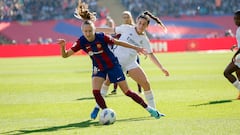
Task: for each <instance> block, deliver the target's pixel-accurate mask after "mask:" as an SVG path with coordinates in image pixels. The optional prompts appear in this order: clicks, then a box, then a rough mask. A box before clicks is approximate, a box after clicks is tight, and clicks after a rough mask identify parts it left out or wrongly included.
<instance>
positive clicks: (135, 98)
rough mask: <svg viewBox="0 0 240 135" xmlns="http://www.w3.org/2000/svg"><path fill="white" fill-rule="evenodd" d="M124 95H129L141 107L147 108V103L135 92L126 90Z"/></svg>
mask: <svg viewBox="0 0 240 135" xmlns="http://www.w3.org/2000/svg"><path fill="white" fill-rule="evenodd" d="M125 95H127V96H129V97H131V98H132V99H133V100H134V101H135V102H137V103H138V104H140V105H141V106H142V107H143V108H147V106H148V105H147V104H146V103H145V102H144V100H143V99H142V98H141V97H140V96H139V95H138V94H137V93H135V92H133V91H131V90H128V91H127V92H126V93H125Z"/></svg>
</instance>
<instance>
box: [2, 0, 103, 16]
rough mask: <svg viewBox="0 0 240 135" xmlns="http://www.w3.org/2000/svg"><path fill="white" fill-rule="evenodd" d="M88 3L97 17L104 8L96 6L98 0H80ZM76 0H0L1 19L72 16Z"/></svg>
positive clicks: (101, 13) (101, 14)
mask: <svg viewBox="0 0 240 135" xmlns="http://www.w3.org/2000/svg"><path fill="white" fill-rule="evenodd" d="M82 1H83V2H86V3H88V4H89V8H90V10H91V11H95V12H97V13H98V14H97V15H98V17H102V16H104V15H105V12H106V9H105V8H101V7H99V6H98V2H97V1H98V0H82ZM77 3H78V0H0V20H1V21H29V20H50V19H67V18H73V12H74V10H75V8H76V6H77Z"/></svg>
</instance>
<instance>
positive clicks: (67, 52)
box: [58, 39, 74, 58]
mask: <svg viewBox="0 0 240 135" xmlns="http://www.w3.org/2000/svg"><path fill="white" fill-rule="evenodd" d="M58 44H59V45H60V47H61V54H62V57H63V58H67V57H69V56H71V55H73V54H74V51H73V50H72V49H69V50H66V41H65V40H64V39H58Z"/></svg>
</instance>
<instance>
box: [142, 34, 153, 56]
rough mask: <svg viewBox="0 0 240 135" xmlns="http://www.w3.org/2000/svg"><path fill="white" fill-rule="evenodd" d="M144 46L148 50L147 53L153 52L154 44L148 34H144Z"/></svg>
mask: <svg viewBox="0 0 240 135" xmlns="http://www.w3.org/2000/svg"><path fill="white" fill-rule="evenodd" d="M143 48H145V49H146V50H147V53H152V52H153V51H152V46H151V44H150V41H149V39H148V37H147V36H144V38H143Z"/></svg>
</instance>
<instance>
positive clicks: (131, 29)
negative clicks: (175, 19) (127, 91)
mask: <svg viewBox="0 0 240 135" xmlns="http://www.w3.org/2000/svg"><path fill="white" fill-rule="evenodd" d="M150 18H152V19H153V20H155V21H156V22H157V23H158V24H159V25H160V26H161V27H163V28H164V31H166V30H167V29H166V27H165V26H164V25H163V23H162V22H161V21H160V19H159V18H157V17H155V16H153V15H152V14H151V13H150V12H148V11H145V12H144V13H143V14H141V15H139V16H138V17H137V21H136V25H135V26H131V25H120V26H118V27H115V29H111V28H98V31H103V32H106V33H116V34H121V36H120V39H119V40H123V41H126V42H128V43H132V44H134V45H136V46H141V47H143V48H146V49H147V52H148V56H149V57H150V59H151V60H152V62H153V63H154V64H155V65H156V66H157V67H158V68H159V69H160V70H161V71H162V72H163V73H164V74H165V75H166V76H169V72H168V71H167V70H166V69H165V68H164V67H163V66H162V65H161V63H160V62H159V60H158V59H157V57H156V56H155V55H154V54H153V51H152V48H151V46H150V42H149V39H148V38H147V36H146V34H145V30H146V28H147V27H148V25H149V23H150ZM114 54H115V55H116V56H117V58H118V60H119V63H120V64H121V66H122V69H123V71H124V72H126V71H127V72H128V75H129V76H130V77H131V78H132V79H133V80H135V81H136V82H137V83H138V84H140V85H141V86H142V88H143V89H144V95H145V98H146V100H147V102H148V104H149V105H150V106H151V107H153V108H156V105H155V101H154V96H153V92H152V90H151V87H150V83H149V81H148V78H147V75H146V74H145V72H144V71H143V69H142V68H141V67H140V65H139V64H138V63H137V62H136V59H137V52H136V51H134V50H132V49H128V48H124V47H121V46H118V47H116V49H115V50H114ZM109 85H110V81H109V80H108V79H107V80H106V81H105V82H104V85H103V87H102V89H101V93H102V95H103V96H105V95H104V93H107V92H106V91H107V89H108V86H109ZM97 113H98V105H96V107H95V108H94V110H93V111H92V113H91V117H92V118H94V117H96V116H97Z"/></svg>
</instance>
